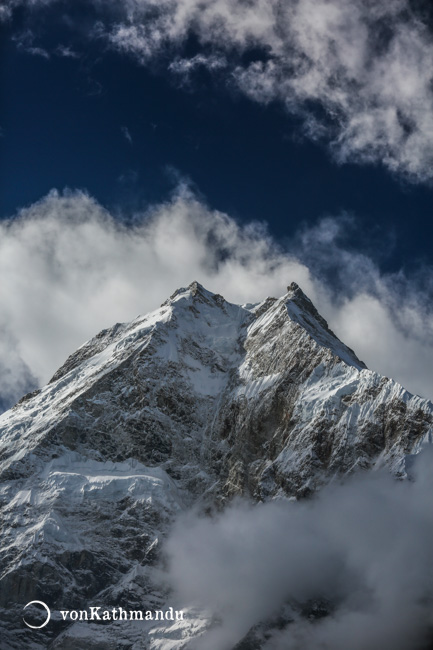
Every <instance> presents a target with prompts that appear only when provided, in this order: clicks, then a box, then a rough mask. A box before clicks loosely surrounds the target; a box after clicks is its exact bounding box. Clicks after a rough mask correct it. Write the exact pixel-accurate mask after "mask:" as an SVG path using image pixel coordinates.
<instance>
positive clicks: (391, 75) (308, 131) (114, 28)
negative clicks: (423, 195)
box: [0, 0, 433, 182]
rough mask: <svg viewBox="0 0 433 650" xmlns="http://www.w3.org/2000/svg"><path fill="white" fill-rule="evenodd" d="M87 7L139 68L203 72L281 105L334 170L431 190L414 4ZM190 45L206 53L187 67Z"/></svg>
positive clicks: (428, 78)
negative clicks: (369, 171)
mask: <svg viewBox="0 0 433 650" xmlns="http://www.w3.org/2000/svg"><path fill="white" fill-rule="evenodd" d="M56 1H57V0H32V1H31V2H30V1H29V0H27V2H25V1H24V0H12V1H11V0H10V1H9V3H8V2H6V3H5V4H4V5H3V9H2V13H3V17H6V16H7V15H9V14H10V13H11V11H12V9H13V7H15V6H17V5H18V4H21V5H25V6H27V7H30V8H32V9H35V8H37V7H46V6H47V5H49V4H54V3H55V2H56ZM89 2H90V3H91V4H92V5H93V6H94V7H95V8H96V10H97V11H99V12H100V16H101V20H100V21H99V22H98V23H97V25H96V27H95V29H94V30H93V31H92V32H91V34H90V36H92V37H95V36H96V37H98V38H101V37H102V38H104V39H105V40H106V41H107V42H108V43H109V44H110V45H111V47H112V48H114V49H116V50H119V51H121V52H127V53H129V54H131V55H132V56H134V57H136V58H137V59H138V60H139V61H140V62H141V63H142V64H143V65H147V64H149V63H150V62H152V61H154V60H155V58H157V57H160V56H161V55H162V60H163V61H165V62H167V55H168V68H169V69H170V71H171V72H172V73H174V74H176V75H187V76H189V75H191V74H193V72H194V70H195V69H196V68H197V67H202V66H204V67H207V68H208V69H209V70H210V71H211V72H215V73H216V74H218V75H219V76H220V77H221V78H222V79H223V80H224V83H226V84H232V85H233V84H234V85H235V86H236V87H237V88H238V89H240V90H241V91H242V92H244V93H245V94H246V95H247V96H248V97H250V98H252V99H253V100H255V101H257V102H260V103H263V104H268V103H270V102H274V101H277V102H280V103H282V104H283V105H284V106H285V108H286V109H287V111H288V113H290V114H292V115H295V116H297V117H298V118H299V119H300V125H301V131H302V133H303V134H304V135H305V136H307V137H309V138H312V139H313V140H320V141H323V142H325V143H327V144H328V146H329V148H330V151H331V152H332V155H333V156H334V158H335V160H337V161H338V162H340V163H344V162H350V161H351V162H358V163H373V164H376V163H381V164H383V165H384V166H385V167H386V168H387V169H388V170H390V171H391V172H392V173H395V174H398V175H400V176H402V177H404V178H406V179H408V180H410V181H413V182H431V181H432V163H433V85H432V80H433V73H432V68H431V65H430V61H431V60H432V57H433V35H432V33H431V29H429V27H428V25H427V20H426V19H425V17H424V16H423V15H422V13H420V12H419V11H418V12H415V11H414V9H413V3H412V4H410V3H409V2H408V1H407V0H387V2H385V1H384V0H381V1H379V2H374V1H373V0H353V2H350V3H347V2H345V1H344V0H287V2H280V1H279V0H248V1H247V0H158V1H156V0H108V1H107V2H106V3H104V6H103V10H102V5H101V4H100V3H99V2H97V1H96V0H89ZM1 17H2V16H1V15H0V18H1ZM191 35H194V36H195V38H196V40H197V41H198V43H199V44H200V48H201V52H200V53H199V54H197V53H195V54H193V55H191V57H189V58H188V57H186V56H185V49H184V47H183V46H184V45H185V43H186V42H187V40H188V38H189V37H190V36H191ZM252 53H255V54H254V55H252ZM245 55H249V56H245Z"/></svg>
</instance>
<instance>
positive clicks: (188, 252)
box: [0, 186, 433, 404]
mask: <svg viewBox="0 0 433 650" xmlns="http://www.w3.org/2000/svg"><path fill="white" fill-rule="evenodd" d="M347 227H348V223H347V219H346V218H341V219H331V218H328V219H326V220H323V221H322V222H320V223H319V224H317V226H316V227H315V228H310V229H308V230H304V231H302V232H300V233H299V235H298V236H297V237H296V238H295V239H294V241H292V242H289V243H288V245H287V247H286V248H285V249H283V248H282V247H280V246H278V245H277V244H276V242H275V241H274V240H273V238H272V237H271V236H270V235H269V233H268V232H267V230H266V224H263V223H249V224H245V225H240V224H238V223H237V222H236V221H235V220H233V219H232V218H231V217H230V216H228V215H227V214H224V213H221V212H218V211H216V210H212V209H210V208H209V207H208V206H207V205H205V204H204V203H203V202H202V201H200V200H198V199H197V198H196V197H195V196H194V195H193V194H191V193H190V191H189V190H187V189H185V188H184V187H182V186H181V187H180V188H179V189H178V191H177V193H176V194H175V195H174V196H173V197H172V198H171V199H170V200H169V201H167V202H165V203H162V204H160V205H157V206H154V207H153V208H152V209H150V210H148V211H147V212H145V213H142V214H137V215H135V219H134V221H133V225H129V226H127V225H125V224H122V223H121V222H119V219H118V215H117V216H116V217H113V215H111V214H110V213H109V212H108V211H107V210H105V209H104V208H103V207H102V206H101V205H100V204H98V203H97V202H96V201H95V200H94V199H93V198H92V197H90V196H89V195H88V194H86V193H85V192H81V191H76V192H71V191H67V192H65V193H63V194H59V193H58V192H56V191H52V192H51V193H50V194H48V195H47V196H46V197H45V198H43V199H42V200H41V201H39V202H37V203H35V204H33V205H31V206H30V207H28V208H26V209H24V210H22V211H21V212H20V213H18V214H17V215H16V217H15V218H14V219H12V220H10V221H3V222H2V223H1V224H0V235H1V236H0V275H1V277H4V278H8V281H7V282H3V283H2V284H1V286H0V304H1V306H2V310H1V315H0V332H1V339H2V341H3V342H4V345H3V346H0V367H2V369H3V372H2V377H3V379H4V380H3V381H2V382H0V395H3V399H4V401H5V402H8V403H9V404H12V403H13V401H14V400H16V399H19V398H20V397H21V396H22V394H23V393H24V392H26V390H30V389H32V388H34V387H35V385H36V384H43V383H45V382H46V381H48V379H49V378H50V376H51V375H52V374H53V373H54V372H55V370H56V369H57V368H58V367H59V366H60V365H61V364H62V363H63V362H64V360H65V358H66V357H67V356H68V355H69V354H70V353H72V352H73V351H74V350H75V349H76V348H77V347H78V346H79V345H81V344H82V343H83V342H84V341H86V340H88V339H89V338H91V337H92V336H94V335H95V334H96V333H97V332H98V331H100V330H101V329H103V328H105V327H108V326H110V325H112V324H114V323H115V322H119V321H129V320H132V319H133V318H135V317H136V316H137V315H138V314H140V313H141V314H144V313H146V312H148V311H151V310H152V309H155V308H156V307H158V306H159V305H160V304H161V302H163V301H164V300H165V299H166V298H167V297H168V296H169V295H171V294H172V293H173V291H174V290H175V289H177V288H179V287H181V286H187V285H188V284H189V283H190V282H191V281H192V280H194V279H196V280H199V281H200V282H201V283H202V284H203V285H204V286H206V287H207V288H208V289H210V290H212V291H215V292H216V293H220V294H222V295H224V297H225V298H226V299H227V300H230V301H232V302H237V303H241V304H242V303H246V302H257V301H259V300H262V299H264V298H266V297H267V296H269V295H273V296H280V295H283V294H284V293H285V291H286V287H287V285H288V284H289V283H290V282H292V281H295V282H297V283H298V284H299V285H300V286H301V287H302V289H303V290H304V291H305V293H306V294H307V295H309V297H310V298H311V299H312V300H313V302H314V303H315V304H316V306H317V308H318V309H319V311H320V312H321V313H322V314H323V315H324V316H325V317H326V318H327V319H328V321H329V323H330V326H331V327H332V328H333V329H334V331H335V332H336V333H337V335H338V336H340V338H341V339H342V340H343V341H344V342H345V343H346V344H347V345H349V346H350V347H352V348H353V349H354V350H355V351H356V353H357V354H358V356H359V357H360V358H361V359H363V360H364V361H365V362H366V363H367V365H368V366H369V367H370V368H371V369H373V370H377V371H378V372H380V373H382V374H386V375H388V376H391V377H393V378H395V379H397V380H398V381H400V383H402V384H403V385H404V386H405V387H406V388H408V389H409V390H411V391H412V392H415V393H418V394H421V395H422V396H424V397H430V398H431V397H432V396H433V380H432V377H431V367H432V366H433V314H432V311H431V309H430V308H429V306H428V305H429V304H431V303H430V301H429V300H428V298H427V296H428V294H429V287H430V289H431V288H432V287H433V274H432V272H431V270H430V269H428V268H422V269H420V270H419V273H418V276H417V277H414V278H409V277H407V276H405V275H404V274H403V273H400V274H394V275H386V274H382V273H381V272H380V270H379V268H378V267H377V265H376V264H375V262H374V261H373V259H371V258H370V257H368V256H367V255H365V254H362V253H355V252H354V251H348V250H347V249H346V248H345V247H344V245H343V244H342V243H341V242H342V241H343V239H344V238H343V237H342V234H344V231H345V229H346V228H347ZM290 251H292V252H290ZM331 275H332V278H333V280H332V281H331V280H330V277H331Z"/></svg>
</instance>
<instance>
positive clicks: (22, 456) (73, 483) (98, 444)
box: [0, 283, 433, 649]
mask: <svg viewBox="0 0 433 650" xmlns="http://www.w3.org/2000/svg"><path fill="white" fill-rule="evenodd" d="M432 430H433V405H432V404H431V403H430V402H428V401H426V400H423V399H421V398H419V397H416V396H413V395H411V394H410V393H408V392H407V391H405V390H404V389H403V388H402V387H401V386H400V385H399V384H397V383H396V382H394V381H392V380H390V379H387V378H385V377H381V376H380V375H378V374H377V373H375V372H372V371H370V370H368V369H366V367H365V365H364V364H363V363H362V362H361V361H360V360H359V359H358V358H357V357H356V355H355V353H354V352H353V351H352V350H350V349H349V348H348V347H347V346H345V345H344V344H343V343H342V342H341V341H340V340H339V339H338V338H337V337H336V336H335V335H334V334H333V332H332V331H331V330H330V329H329V328H328V326H327V324H326V322H325V321H324V319H323V318H321V316H320V315H319V314H318V312H317V311H316V309H315V308H314V306H313V305H312V303H311V301H309V299H308V298H307V297H306V296H305V295H304V294H303V293H302V291H301V290H300V289H299V287H298V286H297V285H295V284H292V285H290V287H289V288H288V292H287V294H286V295H285V296H283V297H282V298H280V299H274V298H268V299H267V300H265V301H264V302H262V303H258V304H256V305H246V306H239V305H233V304H231V303H228V302H227V301H225V300H224V299H223V298H222V297H221V296H219V295H216V294H212V293H211V292H209V291H206V290H205V289H204V288H203V287H202V286H201V285H199V284H198V283H192V284H191V285H190V286H189V287H188V288H186V289H179V290H178V291H176V292H175V293H174V294H173V295H172V296H171V298H170V299H169V300H167V301H166V302H165V303H164V304H163V305H161V307H160V309H158V310H156V311H155V312H153V313H151V314H149V315H147V316H145V317H139V318H137V319H136V320H135V321H133V322H132V323H129V324H117V325H115V326H114V327H112V328H111V329H108V330H104V331H103V332H101V333H100V334H98V335H97V336H96V337H95V338H94V339H92V340H91V341H89V342H88V343H86V344H84V345H83V346H82V347H81V348H79V349H78V350H77V351H76V352H75V353H74V354H73V355H72V356H71V357H69V359H67V361H66V362H65V364H64V365H63V366H62V367H61V368H60V369H59V370H58V371H57V372H56V374H55V375H54V377H53V379H52V380H51V382H50V383H49V384H48V385H47V386H45V387H44V388H42V389H41V390H40V391H38V392H36V393H35V394H31V395H28V396H25V397H24V398H23V399H22V400H21V401H20V403H18V404H17V405H16V406H15V407H14V408H13V409H11V410H10V411H8V412H7V413H5V414H3V415H2V416H1V417H0V435H1V453H0V476H1V480H2V487H1V491H0V499H1V502H0V503H1V510H0V517H1V519H0V525H1V530H2V546H1V550H0V553H1V555H0V557H1V564H0V566H1V574H0V606H2V607H3V608H4V610H3V611H4V613H5V618H4V620H5V628H4V630H3V632H4V638H5V639H7V641H6V642H5V643H7V644H8V645H6V646H5V648H26V647H29V648H30V647H35V648H36V647H46V639H47V635H48V636H50V635H51V638H52V639H55V638H56V636H57V635H58V634H59V632H60V630H61V629H62V627H64V625H63V626H62V625H61V623H60V622H59V624H58V626H57V627H51V628H50V629H49V630H48V629H44V630H42V631H41V633H39V634H38V633H35V634H34V635H33V636H29V634H28V630H27V629H26V628H24V627H22V628H17V623H16V622H17V621H18V620H20V618H21V610H22V606H23V605H24V604H26V603H27V602H29V601H31V600H34V599H37V600H44V601H45V602H49V603H51V604H52V606H53V607H55V608H56V609H60V608H61V607H64V608H67V609H70V608H73V607H77V608H83V607H84V606H87V604H88V603H92V604H93V603H94V602H96V600H97V601H98V604H100V603H108V604H111V605H113V604H115V603H121V604H122V605H123V606H125V605H128V604H129V605H130V606H132V605H134V606H135V607H138V606H139V607H140V608H141V609H148V608H152V607H153V606H157V607H159V606H160V604H161V603H162V602H164V601H165V599H166V595H165V594H163V593H162V592H161V590H160V589H159V590H158V589H156V588H155V586H154V585H153V583H152V579H151V575H150V573H149V567H150V566H151V565H152V564H153V563H154V562H155V560H156V559H157V557H158V549H159V547H160V543H161V539H162V538H163V537H164V534H165V531H166V530H167V528H168V526H169V524H170V522H171V521H173V519H174V518H175V517H176V514H177V513H178V512H179V511H181V510H184V509H186V508H188V507H190V506H191V505H192V504H195V503H200V504H201V506H202V507H203V508H206V507H208V506H213V505H216V504H217V505H222V504H224V502H225V501H227V499H229V498H231V497H232V496H234V495H240V494H242V495H248V496H251V497H253V498H254V499H264V500H265V499H270V498H273V497H276V496H280V497H302V496H306V495H308V494H310V493H311V492H312V491H314V490H316V489H318V488H319V487H320V486H322V485H324V484H325V483H326V482H328V481H330V480H332V479H333V478H334V477H335V476H338V475H342V474H345V473H347V472H351V471H353V470H354V469H356V468H361V469H368V468H374V467H380V466H382V465H387V466H388V467H389V468H390V470H391V471H392V472H393V473H394V474H395V475H396V476H398V477H402V478H404V477H405V476H406V475H407V471H408V468H409V466H410V460H411V458H412V456H413V454H415V453H417V451H418V450H419V448H420V446H421V445H422V444H423V442H424V441H429V442H430V441H431V435H432ZM199 618H200V617H199ZM199 618H198V619H197V618H196V619H194V620H195V621H196V622H195V624H194V625H195V626H196V627H195V632H194V634H198V633H200V632H201V631H203V629H204V628H205V627H206V622H203V621H202V623H200V624H199V623H197V620H199ZM189 625H190V623H188V622H186V623H176V624H175V625H174V627H173V631H172V638H173V645H170V646H168V645H166V641H164V638H166V637H165V636H164V635H166V634H167V629H166V628H165V629H163V630H161V631H160V633H154V634H153V635H152V636H151V637H150V641H149V643H150V645H149V646H148V647H149V648H159V647H161V648H168V647H173V648H181V647H185V646H184V645H182V644H184V641H182V638H183V639H185V638H186V639H188V638H189V635H190V636H192V635H193V631H192V629H190V630H189V632H188V629H189V628H188V626H189ZM192 627H194V626H192ZM72 628H73V629H74V630H75V632H71V630H69V631H68V632H67V633H63V636H62V635H61V636H60V637H59V640H58V641H57V642H56V641H55V640H54V641H53V643H54V645H53V647H59V648H66V649H67V648H68V647H77V646H74V645H73V644H74V641H73V639H74V634H81V633H83V634H84V635H87V637H86V639H87V640H86V641H85V642H84V641H83V642H82V643H83V647H86V648H87V647H88V648H91V647H94V648H96V647H102V648H105V647H106V648H110V647H113V648H114V647H117V646H116V643H117V641H116V640H113V641H112V645H110V643H111V641H108V640H107V639H108V638H109V637H110V634H111V632H109V630H108V628H107V629H105V628H104V639H105V640H104V641H102V644H103V645H99V646H98V645H97V643H101V641H100V639H99V636H100V634H99V636H98V634H96V635H95V636H94V638H93V637H92V635H91V634H90V630H91V629H92V626H91V625H90V624H85V625H84V626H83V624H81V626H80V624H75V625H73V626H72ZM110 629H112V630H113V629H115V626H114V627H113V626H110ZM128 629H129V628H128ZM134 629H135V628H134ZM140 629H141V630H142V627H141V628H140ZM77 630H78V631H77ZM86 630H87V631H86ZM131 630H132V631H131V632H129V634H130V638H132V637H133V636H134V634H141V633H142V632H140V631H135V632H134V631H133V629H132V628H131ZM65 634H66V636H65ZM68 634H70V635H71V634H72V636H71V637H70V638H72V641H71V642H70V643H71V645H70V646H68V643H69V641H68V638H69V637H68V636H67V635H68ZM92 634H93V632H92ZM112 634H113V639H116V638H117V636H116V634H117V632H115V631H114V632H112ZM158 634H159V636H158ZM89 635H90V636H89ZM131 635H132V636H131ZM91 637H92V638H93V640H92V638H91ZM98 639H99V640H98ZM38 643H40V645H39V646H38V645H35V644H38ZM56 643H58V644H59V645H56ZM92 643H93V644H94V645H93V646H92V645H91V644H92ZM32 644H33V645H32ZM95 644H96V645H95ZM131 644H132V641H131ZM131 644H130V646H129V647H132V645H131ZM152 644H153V645H152ZM176 644H177V645H176ZM125 647H126V646H125ZM137 647H138V646H137ZM140 647H141V646H140Z"/></svg>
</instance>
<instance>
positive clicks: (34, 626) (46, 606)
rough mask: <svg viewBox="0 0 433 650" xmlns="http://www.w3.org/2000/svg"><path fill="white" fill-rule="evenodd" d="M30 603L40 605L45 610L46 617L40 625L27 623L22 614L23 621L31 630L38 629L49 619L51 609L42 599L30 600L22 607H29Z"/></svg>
mask: <svg viewBox="0 0 433 650" xmlns="http://www.w3.org/2000/svg"><path fill="white" fill-rule="evenodd" d="M30 605H42V607H44V608H45V610H46V612H47V618H46V620H45V621H44V622H43V623H42V625H30V623H27V621H26V619H25V618H24V616H23V621H24V623H25V624H26V625H27V627H31V628H32V630H40V629H41V627H45V626H46V624H47V623H48V621H49V620H50V618H51V611H50V608H49V607H48V605H46V604H45V603H43V602H42V600H31V601H30V602H29V603H27V605H26V606H25V607H24V609H27V607H30Z"/></svg>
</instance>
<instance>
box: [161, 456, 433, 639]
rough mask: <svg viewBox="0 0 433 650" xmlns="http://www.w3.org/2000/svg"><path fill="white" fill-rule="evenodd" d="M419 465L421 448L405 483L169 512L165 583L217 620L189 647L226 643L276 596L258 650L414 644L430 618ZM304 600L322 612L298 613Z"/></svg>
mask: <svg viewBox="0 0 433 650" xmlns="http://www.w3.org/2000/svg"><path fill="white" fill-rule="evenodd" d="M431 462H432V453H431V449H426V450H424V451H423V452H422V453H421V454H420V456H419V457H418V459H417V463H416V466H415V476H416V479H417V480H416V481H415V482H409V481H407V482H404V483H403V482H402V483H396V482H395V481H393V480H392V479H391V478H390V477H389V476H385V475H377V474H376V475H374V474H373V475H371V474H369V475H358V476H357V477H355V478H352V479H351V480H350V481H348V482H347V483H346V484H345V485H343V486H341V485H339V486H335V485H334V486H331V487H328V488H325V489H324V490H322V492H321V493H320V494H319V495H318V496H317V497H316V498H315V499H314V500H310V501H305V500H304V501H300V502H287V501H279V502H275V501H274V502H269V503H264V504H263V503H261V504H255V505H248V504H245V503H242V502H238V503H237V504H235V505H232V506H230V507H229V508H227V509H226V510H225V511H224V512H223V513H220V514H217V515H215V516H213V517H206V518H205V517H200V516H197V515H194V514H191V513H188V514H187V515H186V516H184V517H183V518H180V519H179V520H178V521H177V523H176V524H175V526H174V529H173V530H172V532H171V535H170V538H169V540H168V543H167V545H166V553H167V558H168V561H169V569H168V578H169V584H171V586H172V587H173V588H174V589H175V591H176V593H177V596H178V598H179V602H182V603H184V606H185V604H190V603H191V604H194V605H195V606H197V607H199V608H200V609H202V610H204V611H207V613H208V614H209V617H211V616H212V615H213V616H214V617H215V619H214V620H216V621H219V624H218V623H217V624H216V625H215V626H214V629H213V630H211V631H210V632H209V633H208V634H205V635H204V637H203V638H202V639H201V640H199V642H198V643H197V644H196V645H194V647H195V648H197V650H202V649H205V648H210V647H213V648H219V649H220V650H230V649H231V648H233V646H234V645H235V644H236V643H237V642H238V641H239V640H240V639H241V638H242V637H243V636H244V635H245V634H246V633H247V632H248V630H249V629H250V628H251V627H252V626H254V625H256V624H257V623H259V622H260V621H266V619H268V618H270V617H271V616H272V615H274V616H275V615H278V614H279V613H280V611H281V610H280V608H281V606H282V605H283V603H286V614H288V615H289V617H290V618H291V619H292V623H290V624H289V625H288V626H287V628H286V629H285V630H284V631H279V630H278V625H275V623H274V630H273V634H272V635H271V636H270V637H268V638H267V640H266V641H263V645H261V646H260V647H263V648H266V649H267V650H305V649H306V648H308V650H348V649H349V648H350V650H365V649H366V648H369V650H382V648H393V650H407V649H408V648H422V647H426V645H424V644H425V642H426V638H427V635H428V633H430V634H431V625H432V623H433V618H432V613H431V601H432V598H433V588H432V585H433V582H432V579H433V571H432V567H433V556H432V553H433V525H432V516H431V513H432V505H433V504H432V488H433V483H432V472H431ZM314 600H316V602H317V601H318V600H319V601H320V600H322V602H327V603H328V608H329V607H330V609H331V612H330V615H329V616H326V617H324V618H321V619H315V620H313V621H311V620H309V619H308V618H307V617H306V616H301V615H300V612H299V609H300V608H299V605H302V604H304V605H305V604H306V603H308V601H314ZM290 605H291V606H290ZM252 647H253V645H252ZM254 647H255V646H254Z"/></svg>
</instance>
